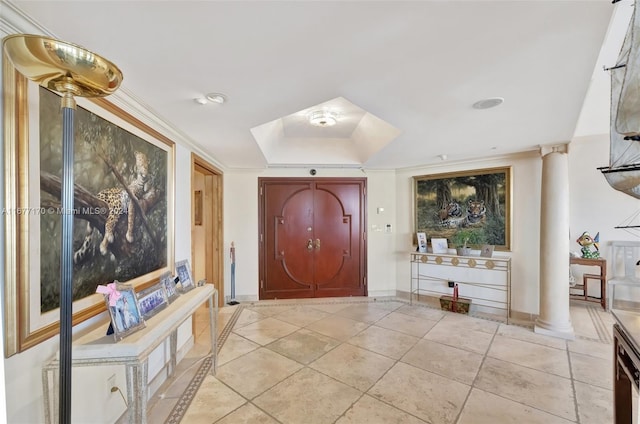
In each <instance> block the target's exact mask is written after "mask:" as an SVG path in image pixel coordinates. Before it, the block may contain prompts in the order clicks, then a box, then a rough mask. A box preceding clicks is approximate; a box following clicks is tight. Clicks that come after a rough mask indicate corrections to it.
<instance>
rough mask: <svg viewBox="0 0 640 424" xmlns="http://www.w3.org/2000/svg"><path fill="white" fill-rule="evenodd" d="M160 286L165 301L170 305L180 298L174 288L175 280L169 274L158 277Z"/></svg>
mask: <svg viewBox="0 0 640 424" xmlns="http://www.w3.org/2000/svg"><path fill="white" fill-rule="evenodd" d="M160 284H162V286H163V287H164V291H165V293H166V294H167V301H168V302H169V303H172V302H173V301H174V300H176V299H177V298H178V296H180V292H178V289H177V288H176V283H175V279H174V278H173V277H172V276H171V273H170V272H168V271H167V272H165V273H163V274H162V275H161V276H160Z"/></svg>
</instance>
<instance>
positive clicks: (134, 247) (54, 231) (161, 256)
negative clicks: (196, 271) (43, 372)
mask: <svg viewBox="0 0 640 424" xmlns="http://www.w3.org/2000/svg"><path fill="white" fill-rule="evenodd" d="M4 65H5V69H4V72H3V92H4V105H5V108H4V123H5V125H4V128H5V138H4V146H5V147H4V148H5V158H6V160H5V162H6V163H5V167H4V169H5V171H4V181H5V186H4V187H5V193H6V196H5V205H4V206H5V207H6V210H7V211H25V210H29V211H33V213H28V214H27V213H17V212H15V213H7V214H6V215H5V216H4V217H3V219H4V225H5V229H6V238H7V245H10V246H11V249H10V250H11V252H12V253H10V254H9V253H8V254H7V255H6V258H5V259H6V262H5V269H6V270H8V271H7V273H6V276H5V279H4V283H3V285H4V287H3V289H4V291H3V292H4V296H3V302H4V310H5V317H4V318H5V319H4V332H3V334H4V348H5V352H4V353H5V357H10V356H12V355H14V354H16V353H19V352H23V351H25V350H27V349H29V348H31V347H34V346H37V345H38V344H39V343H42V342H44V341H45V340H47V339H49V338H51V337H53V336H55V335H56V334H58V333H59V331H60V310H59V304H60V302H59V297H60V293H59V291H60V289H59V287H60V268H59V263H60V257H59V252H60V243H61V240H60V237H61V231H60V225H61V224H60V221H61V220H60V214H61V207H60V198H59V193H60V178H59V175H61V163H62V161H61V151H62V149H61V147H62V146H61V140H62V134H61V131H62V129H61V125H60V124H61V115H60V96H59V95H58V94H56V93H54V92H52V91H49V90H47V89H46V88H43V87H41V86H39V85H38V84H36V83H35V82H32V81H29V80H27V79H26V78H25V77H24V76H23V75H21V74H20V73H18V72H16V71H15V69H14V68H13V67H12V66H11V64H10V62H9V61H8V60H4ZM76 100H77V109H76V113H75V127H76V142H75V145H74V162H75V164H76V165H75V171H74V173H75V179H74V184H75V192H74V208H75V210H77V212H74V263H73V288H74V290H73V318H72V319H73V324H74V325H77V324H79V323H81V322H83V321H85V320H87V319H90V318H92V317H94V316H96V315H98V314H100V313H102V312H104V311H105V305H104V302H103V299H102V297H101V295H100V294H96V288H97V287H98V286H99V285H100V284H102V283H103V282H105V281H114V280H118V281H127V284H131V285H133V286H134V288H137V287H143V286H148V285H149V284H153V282H154V281H158V278H159V276H160V274H161V273H162V272H164V271H169V270H171V268H170V267H171V266H172V265H173V264H174V261H175V257H174V242H173V239H174V208H173V207H172V206H171V205H173V204H174V194H173V193H174V181H175V175H174V174H175V170H174V163H175V158H174V157H175V143H174V142H173V141H171V140H170V139H169V138H167V137H166V136H164V135H162V134H160V133H159V132H158V131H156V130H154V129H152V128H150V127H149V126H148V125H146V124H144V123H142V122H141V121H140V120H138V119H137V118H135V117H133V116H132V115H130V114H128V113H127V112H125V111H123V110H122V109H120V108H118V107H117V106H115V105H114V104H113V103H111V102H109V101H108V100H106V99H104V98H94V99H86V98H81V97H80V98H77V99H76ZM143 168H144V170H146V171H147V172H148V175H153V178H151V179H150V180H149V181H148V183H149V184H148V186H146V187H145V190H146V191H145V193H144V197H143V198H138V199H137V202H138V205H137V206H135V207H134V208H133V209H135V212H134V214H135V219H134V221H135V225H134V227H133V231H132V234H130V235H129V236H127V235H126V233H127V214H122V216H121V218H120V219H119V222H118V225H116V226H115V228H114V230H113V234H112V236H113V240H112V241H109V240H110V238H107V242H105V241H104V238H105V236H104V231H105V225H106V224H105V223H106V220H107V218H108V215H109V211H110V210H111V207H110V206H108V205H106V203H104V202H102V201H100V200H99V197H98V194H99V193H100V192H101V191H103V190H107V189H112V190H124V189H125V187H127V185H128V184H131V183H132V182H133V181H134V180H135V179H136V175H138V174H139V173H140V172H141V170H143ZM56 175H57V176H58V177H56ZM138 207H139V208H140V210H142V211H143V212H144V214H142V213H139V210H138ZM129 210H132V208H129ZM36 212H37V213H36ZM89 224H90V225H89ZM88 228H92V229H93V230H97V231H89V230H88ZM127 239H132V241H131V242H129V241H127ZM85 247H86V249H85ZM141 252H144V255H143V254H142V253H141Z"/></svg>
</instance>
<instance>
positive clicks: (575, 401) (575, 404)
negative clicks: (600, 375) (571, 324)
mask: <svg viewBox="0 0 640 424" xmlns="http://www.w3.org/2000/svg"><path fill="white" fill-rule="evenodd" d="M564 343H565V345H566V347H567V361H568V362H569V376H570V379H571V391H572V392H573V407H574V409H575V413H576V423H577V424H580V411H579V408H578V393H577V392H576V381H575V379H574V377H573V367H572V366H571V351H570V350H569V342H568V341H567V340H565V342H564Z"/></svg>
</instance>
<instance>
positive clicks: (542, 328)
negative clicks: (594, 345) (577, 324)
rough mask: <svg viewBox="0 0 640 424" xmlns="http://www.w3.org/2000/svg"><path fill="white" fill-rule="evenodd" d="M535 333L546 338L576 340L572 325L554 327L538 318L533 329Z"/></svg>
mask: <svg viewBox="0 0 640 424" xmlns="http://www.w3.org/2000/svg"><path fill="white" fill-rule="evenodd" d="M533 332H534V333H538V334H544V335H545V336H551V337H558V338H561V339H567V340H574V339H575V338H576V335H575V333H574V332H573V326H572V325H571V323H568V324H567V325H564V326H560V325H553V324H550V323H548V322H544V321H542V320H540V318H538V319H537V320H536V324H535V326H534V327H533Z"/></svg>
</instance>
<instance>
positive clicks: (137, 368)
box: [42, 284, 218, 424]
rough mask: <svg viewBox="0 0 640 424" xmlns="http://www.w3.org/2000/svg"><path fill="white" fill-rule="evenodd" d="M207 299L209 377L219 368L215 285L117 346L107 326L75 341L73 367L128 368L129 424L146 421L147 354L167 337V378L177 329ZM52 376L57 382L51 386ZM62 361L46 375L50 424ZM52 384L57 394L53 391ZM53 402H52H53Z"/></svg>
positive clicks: (56, 361)
mask: <svg viewBox="0 0 640 424" xmlns="http://www.w3.org/2000/svg"><path fill="white" fill-rule="evenodd" d="M207 300H208V301H209V325H210V330H211V359H212V365H211V373H212V374H213V375H215V372H216V366H217V345H218V344H217V331H216V329H217V319H218V291H217V290H216V289H215V288H214V287H213V285H212V284H205V285H204V286H201V287H196V288H194V289H193V290H191V291H189V292H187V293H183V294H181V295H180V297H178V298H177V299H176V300H175V301H174V302H173V303H171V304H170V305H169V306H168V307H167V308H165V309H163V310H162V311H160V312H159V313H158V314H157V315H155V316H153V317H152V318H150V319H149V320H148V321H146V327H145V328H143V329H141V330H139V331H137V332H135V333H133V334H131V335H129V336H127V337H126V338H124V339H123V340H120V341H118V342H116V341H115V340H114V337H113V335H110V336H107V335H105V334H106V331H107V327H108V323H107V324H105V325H103V326H101V327H100V328H96V329H95V330H93V331H91V332H90V333H88V334H86V335H84V336H82V337H80V338H78V340H74V342H73V347H72V365H73V366H74V367H75V366H100V365H125V366H126V379H127V382H126V387H127V405H128V411H127V412H128V418H129V419H128V422H130V423H139V424H146V422H147V396H148V394H147V384H148V373H147V372H148V358H149V355H150V354H151V353H152V352H153V351H154V350H155V349H156V348H157V347H158V346H159V345H160V344H161V343H163V342H164V341H165V340H166V339H167V338H169V345H170V355H171V357H170V361H169V364H168V367H169V368H168V374H169V376H171V375H173V374H174V372H175V369H176V354H177V343H178V335H177V331H178V327H180V325H181V324H182V323H183V322H184V321H185V320H186V319H188V318H189V317H191V316H192V315H193V314H194V313H195V311H196V310H197V309H198V308H199V307H200V306H201V305H202V304H203V303H204V302H205V301H207ZM51 378H53V379H54V380H53V382H51V380H50V379H51ZM58 378H59V358H58V357H57V355H56V358H54V359H52V360H51V361H50V362H49V363H48V364H46V365H45V366H44V368H43V371H42V380H43V389H44V402H45V420H46V422H47V424H51V423H53V422H56V421H57V409H58V399H57V398H58V390H59V389H58V383H59V381H58ZM51 383H53V390H52V392H53V396H51V395H50V393H49V392H50V390H49V388H50V387H51ZM52 398H53V399H52Z"/></svg>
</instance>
